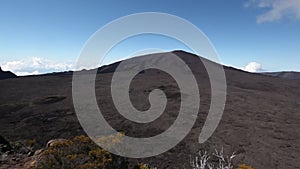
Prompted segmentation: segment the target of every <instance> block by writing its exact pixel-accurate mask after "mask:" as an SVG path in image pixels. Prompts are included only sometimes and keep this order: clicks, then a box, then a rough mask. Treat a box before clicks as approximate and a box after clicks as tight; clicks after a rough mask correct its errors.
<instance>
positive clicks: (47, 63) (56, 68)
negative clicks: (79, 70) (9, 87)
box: [1, 57, 75, 76]
mask: <svg viewBox="0 0 300 169" xmlns="http://www.w3.org/2000/svg"><path fill="white" fill-rule="evenodd" d="M74 67H75V66H74V63H72V62H68V63H60V62H56V61H52V60H47V59H43V58H40V57H30V58H27V59H22V60H17V61H10V62H5V63H2V64H1V68H2V69H3V70H4V71H11V72H13V73H15V74H16V75H18V76H25V75H37V74H44V73H50V72H60V71H67V70H73V69H74Z"/></svg>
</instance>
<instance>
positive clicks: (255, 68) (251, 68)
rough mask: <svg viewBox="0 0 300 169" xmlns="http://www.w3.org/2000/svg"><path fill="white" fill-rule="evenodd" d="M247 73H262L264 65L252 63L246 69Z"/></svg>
mask: <svg viewBox="0 0 300 169" xmlns="http://www.w3.org/2000/svg"><path fill="white" fill-rule="evenodd" d="M243 69H244V70H245V71H247V72H259V71H262V70H263V69H262V65H261V64H259V63H257V62H250V63H248V64H247V65H246V66H245V67H244V68H243Z"/></svg>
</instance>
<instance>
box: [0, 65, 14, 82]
mask: <svg viewBox="0 0 300 169" xmlns="http://www.w3.org/2000/svg"><path fill="white" fill-rule="evenodd" d="M16 77H17V75H15V74H13V73H12V72H10V71H3V70H2V69H1V67H0V80H2V79H9V78H16Z"/></svg>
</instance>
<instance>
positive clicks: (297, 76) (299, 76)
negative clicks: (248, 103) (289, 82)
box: [263, 71, 300, 80]
mask: <svg viewBox="0 0 300 169" xmlns="http://www.w3.org/2000/svg"><path fill="white" fill-rule="evenodd" d="M263 74H264V75H267V76H273V77H278V78H285V79H293V80H300V72H293V71H284V72H266V73H263Z"/></svg>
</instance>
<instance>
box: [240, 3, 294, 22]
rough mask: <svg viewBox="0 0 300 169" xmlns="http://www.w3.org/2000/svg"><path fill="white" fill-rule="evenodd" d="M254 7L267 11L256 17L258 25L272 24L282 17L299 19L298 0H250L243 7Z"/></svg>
mask: <svg viewBox="0 0 300 169" xmlns="http://www.w3.org/2000/svg"><path fill="white" fill-rule="evenodd" d="M253 5H254V6H256V7H258V8H262V9H267V12H266V13H264V14H262V15H260V16H258V17H257V22H258V23H263V22H272V21H277V20H280V19H282V18H284V17H290V18H295V19H300V0H250V1H248V2H247V3H246V4H245V6H246V7H249V6H253Z"/></svg>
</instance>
